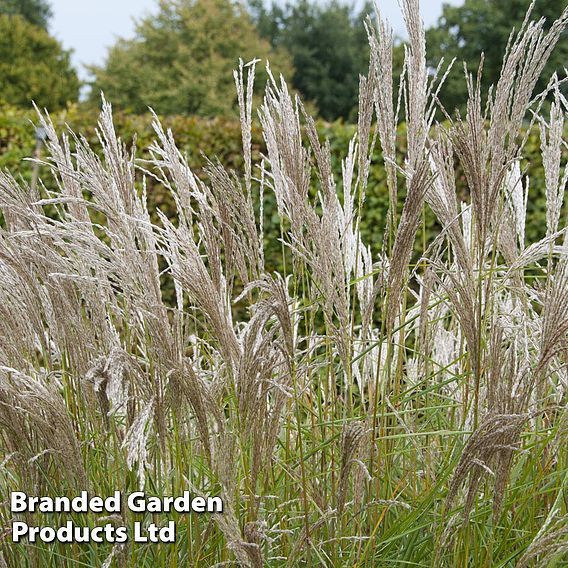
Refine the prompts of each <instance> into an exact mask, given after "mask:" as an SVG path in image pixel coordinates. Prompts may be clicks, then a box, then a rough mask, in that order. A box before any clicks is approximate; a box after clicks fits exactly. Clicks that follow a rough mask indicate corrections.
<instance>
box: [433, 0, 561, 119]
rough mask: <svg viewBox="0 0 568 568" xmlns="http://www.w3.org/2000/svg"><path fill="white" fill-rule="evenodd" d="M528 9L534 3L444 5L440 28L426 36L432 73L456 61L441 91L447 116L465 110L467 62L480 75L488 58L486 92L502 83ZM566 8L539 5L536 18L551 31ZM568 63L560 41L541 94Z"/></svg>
mask: <svg viewBox="0 0 568 568" xmlns="http://www.w3.org/2000/svg"><path fill="white" fill-rule="evenodd" d="M529 4H530V0H508V1H507V2H503V0H465V2H464V4H463V5H462V6H452V5H450V4H444V6H443V10H442V16H441V17H440V19H439V20H438V24H437V26H435V27H433V28H431V29H429V30H428V31H427V34H426V38H427V43H428V54H429V63H430V65H432V67H435V66H436V65H437V64H438V63H439V61H440V59H441V58H442V57H444V59H445V60H446V61H450V60H451V59H452V58H453V57H457V61H456V64H454V68H453V69H452V71H451V73H450V75H449V76H448V79H447V81H446V83H445V85H444V87H443V89H442V95H441V101H442V104H443V105H444V106H445V107H446V110H448V111H449V112H453V110H454V109H456V108H460V109H463V102H464V101H465V100H466V98H467V89H466V85H465V80H464V75H463V65H462V64H461V62H462V61H465V63H466V64H467V68H468V70H469V71H470V72H473V73H476V71H477V69H478V67H479V62H480V57H481V54H482V53H484V63H483V76H482V83H483V89H482V90H485V89H486V88H487V87H488V86H489V85H492V84H495V83H496V82H497V79H498V78H499V75H500V70H501V64H502V61H503V55H504V53H505V49H506V46H507V41H508V38H509V34H510V33H511V28H512V27H513V26H515V28H516V30H519V28H520V26H521V25H522V22H523V20H524V18H525V14H526V12H527V9H528V7H529ZM565 6H566V0H540V1H537V2H536V4H535V7H534V11H533V13H532V16H531V17H532V18H533V19H539V18H541V17H545V18H546V22H547V25H551V24H552V22H553V21H554V20H555V19H556V18H558V16H560V14H561V13H562V10H563V9H564V8H565ZM564 37H565V38H566V32H565V33H564ZM567 59H568V42H567V41H566V40H565V41H559V42H558V44H557V46H556V48H555V50H554V52H553V54H552V57H551V58H550V60H549V62H548V64H547V66H546V67H545V70H544V72H543V74H542V78H541V80H540V82H539V84H538V86H537V89H541V90H542V89H543V88H544V87H545V86H546V83H547V81H548V79H549V78H550V76H551V75H552V73H553V72H554V71H555V70H560V69H562V68H563V66H564V65H565V64H566V60H567Z"/></svg>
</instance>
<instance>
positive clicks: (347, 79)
mask: <svg viewBox="0 0 568 568" xmlns="http://www.w3.org/2000/svg"><path fill="white" fill-rule="evenodd" d="M250 7H251V11H252V13H253V16H254V18H255V21H256V23H257V27H258V29H259V32H260V34H261V35H262V36H263V37H266V38H267V39H269V40H270V42H271V44H272V45H273V46H276V47H284V48H285V49H286V50H287V51H288V52H289V53H290V55H291V56H292V60H293V63H294V72H293V75H292V84H293V86H294V87H295V88H296V89H298V91H300V92H301V93H302V95H303V96H304V97H306V98H307V99H309V100H311V101H313V102H314V103H315V104H316V105H317V107H318V109H319V111H320V114H321V116H322V117H323V118H325V119H327V120H333V119H336V118H339V117H343V118H349V117H351V118H352V117H353V116H354V113H355V112H356V109H357V97H358V91H359V75H360V74H362V73H366V72H367V68H368V62H369V46H368V40H367V34H366V31H365V28H364V25H363V20H364V18H365V16H366V15H367V14H370V13H372V6H371V5H370V4H365V6H364V7H363V9H362V10H361V11H360V12H356V11H355V9H354V7H353V6H350V5H348V4H343V3H341V2H339V1H338V0H330V1H329V2H328V3H327V4H318V3H316V2H313V1H310V0H298V1H297V2H295V3H287V4H286V5H285V6H284V7H281V6H280V5H279V4H276V3H273V4H272V5H271V6H270V8H266V7H265V6H264V3H263V0H251V2H250Z"/></svg>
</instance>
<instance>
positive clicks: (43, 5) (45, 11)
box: [0, 0, 53, 30]
mask: <svg viewBox="0 0 568 568" xmlns="http://www.w3.org/2000/svg"><path fill="white" fill-rule="evenodd" d="M0 14H2V15H8V16H22V17H23V18H24V19H26V20H27V21H28V22H29V23H30V24H33V25H34V26H38V27H40V28H43V29H44V30H46V29H47V26H48V24H49V20H50V19H51V16H52V15H53V14H52V11H51V6H50V4H49V2H47V1H46V0H0Z"/></svg>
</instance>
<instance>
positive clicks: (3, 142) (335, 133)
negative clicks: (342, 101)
mask: <svg viewBox="0 0 568 568" xmlns="http://www.w3.org/2000/svg"><path fill="white" fill-rule="evenodd" d="M97 116H98V115H97V112H96V111H95V110H94V109H93V110H89V109H85V108H83V107H80V106H77V105H74V106H71V107H69V108H68V109H67V110H63V111H59V112H57V113H54V114H53V115H52V118H53V119H54V122H55V123H56V124H58V125H59V128H60V131H61V132H63V131H64V130H65V128H66V125H69V126H70V127H71V128H72V129H73V130H74V131H76V132H81V133H83V134H84V135H85V137H86V138H87V140H88V141H89V142H90V143H91V144H92V145H93V147H97V136H96V132H95V129H94V125H95V124H96V119H97ZM35 119H36V115H35V112H34V111H33V110H29V111H23V110H21V109H18V108H16V107H13V106H9V105H3V106H0V168H2V169H7V170H10V171H12V172H19V173H20V174H21V175H22V176H23V177H24V178H28V180H29V179H31V172H32V164H31V163H28V164H26V163H23V162H22V161H23V160H24V159H25V158H28V157H30V156H31V155H32V154H33V149H34V146H35V138H34V127H33V123H34V121H35ZM160 119H161V120H162V121H163V124H164V126H165V127H167V128H171V129H172V131H173V133H174V135H175V137H176V140H177V143H178V145H179V147H180V148H181V149H182V150H183V151H184V152H185V153H186V155H187V157H188V161H189V164H190V166H191V167H192V168H193V169H194V171H195V172H196V173H198V175H200V176H203V178H204V179H205V177H206V176H205V173H204V171H203V169H202V168H203V166H204V165H205V159H204V157H203V156H204V155H206V156H216V157H217V158H218V159H219V161H220V162H221V163H222V164H224V165H225V166H226V167H228V168H232V169H235V170H240V168H241V167H242V155H241V154H242V151H241V144H242V143H241V131H240V125H239V122H238V120H237V118H236V116H235V117H234V118H227V117H217V118H213V119H207V118H201V117H196V116H182V115H175V116H165V117H160ZM114 120H115V126H116V129H117V132H118V133H119V135H120V136H121V138H122V139H123V140H124V141H125V142H126V143H127V144H128V145H130V144H132V143H133V140H134V134H135V133H136V134H137V138H136V145H137V147H138V149H139V155H140V156H141V157H142V159H144V158H147V157H149V153H148V147H149V146H150V144H151V143H152V141H153V140H154V132H153V129H152V116H151V115H150V114H149V113H146V114H138V115H136V114H131V113H127V112H121V111H115V113H114ZM317 127H318V131H319V134H320V138H321V139H326V138H327V139H329V141H330V144H331V148H332V155H333V158H334V162H333V168H334V173H335V181H336V183H337V184H338V185H339V186H341V162H340V158H339V156H341V155H345V153H346V150H347V148H348V145H349V140H350V139H351V137H352V136H353V133H354V132H355V126H354V125H352V124H348V123H344V122H342V121H335V122H326V121H323V120H319V121H318V122H317ZM404 128H405V125H404V124H402V125H401V126H400V127H399V136H398V137H397V143H398V146H399V147H398V150H399V152H398V153H399V154H401V153H402V152H401V151H402V150H403V147H402V146H401V145H402V144H403V142H404V137H403V136H401V134H402V133H403V131H404ZM264 151H265V146H264V140H263V139H262V135H261V131H260V126H259V125H258V124H256V125H254V127H253V152H254V154H255V155H254V156H253V159H254V158H258V157H259V155H260V153H264ZM375 152H376V154H377V156H376V157H377V158H379V159H378V160H375V162H374V165H373V166H372V169H371V172H370V182H369V189H368V196H367V199H366V205H365V207H366V209H367V211H366V212H365V215H364V219H365V220H366V225H365V226H363V227H362V230H363V234H364V236H365V238H366V240H367V242H369V243H371V245H372V246H374V247H375V249H376V250H378V249H379V248H380V246H381V243H382V234H383V230H384V227H385V221H386V218H385V216H386V211H387V202H388V192H387V186H386V178H385V172H384V168H383V167H382V165H381V160H380V148H379V147H377V148H376V150H375ZM525 155H526V156H527V157H528V158H527V159H526V160H525V161H524V162H523V163H522V167H523V168H524V169H525V171H526V173H527V174H530V175H531V178H532V186H531V188H530V191H529V203H528V215H527V219H528V220H529V221H530V222H529V223H528V224H527V234H526V237H527V240H528V241H529V242H535V241H536V240H538V239H539V238H542V237H543V236H544V232H545V229H544V227H545V226H546V215H545V196H544V192H545V188H544V174H543V169H542V158H541V155H540V136H539V133H538V129H536V128H535V129H534V130H533V131H532V132H531V133H530V136H529V138H528V142H527V148H526V152H525ZM456 167H457V168H459V165H458V164H457V162H456ZM46 170H47V168H46V167H45V166H43V167H42V171H41V177H42V178H43V180H44V182H45V183H46V184H47V185H48V186H49V183H50V177H49V175H48V171H46ZM256 173H257V174H258V172H256ZM140 175H141V177H140V180H141V179H142V174H140ZM314 184H315V182H314ZM146 187H147V192H148V201H149V205H150V208H151V210H152V211H154V210H155V209H156V208H157V207H159V208H161V209H162V210H163V211H164V212H165V213H166V214H167V215H168V216H170V217H173V216H174V210H175V208H174V204H173V203H172V202H171V201H170V199H169V196H168V193H167V192H166V191H164V188H163V187H162V186H161V185H160V184H159V183H158V182H157V181H156V180H155V179H153V178H152V177H149V176H147V177H146ZM463 188H465V180H464V183H463ZM316 190H317V188H316V187H315V185H314V188H313V191H316ZM463 191H464V192H465V189H463ZM463 199H464V201H468V196H467V195H466V194H465V193H464V195H463ZM564 207H565V208H566V203H565V205H564ZM264 221H265V238H266V240H267V246H268V248H269V250H270V251H273V252H274V255H273V256H272V259H271V256H270V255H269V257H268V258H267V261H268V263H269V265H270V264H271V265H272V268H273V269H277V268H281V267H280V266H279V265H277V264H276V262H277V261H276V260H273V259H278V258H280V255H281V247H280V243H279V241H278V239H279V236H280V228H279V224H278V220H277V215H276V204H275V202H274V197H273V194H272V192H266V193H265V203H264ZM437 232H438V228H437V227H436V226H435V220H434V216H433V215H430V214H429V212H428V213H427V214H426V216H425V218H424V219H423V228H422V230H421V234H422V235H423V239H425V240H426V241H429V240H430V239H431V238H432V237H433V235H434V234H437ZM422 244H423V243H419V242H417V247H420V249H421V246H422ZM421 250H422V249H421ZM271 260H273V261H272V262H271Z"/></svg>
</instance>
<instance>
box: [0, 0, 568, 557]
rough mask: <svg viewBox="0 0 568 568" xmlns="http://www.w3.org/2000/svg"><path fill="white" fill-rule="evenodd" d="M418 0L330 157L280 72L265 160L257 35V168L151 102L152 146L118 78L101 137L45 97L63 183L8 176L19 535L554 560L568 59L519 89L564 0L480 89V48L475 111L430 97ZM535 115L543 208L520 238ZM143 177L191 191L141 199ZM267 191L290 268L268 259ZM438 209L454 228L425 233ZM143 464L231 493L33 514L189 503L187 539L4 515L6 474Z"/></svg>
mask: <svg viewBox="0 0 568 568" xmlns="http://www.w3.org/2000/svg"><path fill="white" fill-rule="evenodd" d="M402 7H403V10H404V16H405V20H406V25H407V29H408V36H409V44H408V46H407V48H406V55H405V65H404V71H403V74H402V76H401V77H400V78H397V77H393V71H392V49H393V36H392V31H391V29H390V28H389V26H388V24H387V23H386V22H385V21H384V20H383V18H382V16H381V14H380V13H378V14H377V17H376V20H375V23H373V22H372V21H371V20H369V22H368V33H369V41H370V45H371V57H370V67H369V74H368V75H367V76H366V77H362V78H361V80H360V104H359V118H358V124H357V133H356V135H355V136H354V138H353V140H352V141H351V144H350V146H349V150H348V152H347V154H346V155H345V156H344V158H343V168H342V177H341V179H336V178H335V177H334V175H333V173H332V167H331V159H332V158H331V154H330V147H329V145H328V143H327V142H324V141H322V140H320V139H319V138H318V135H317V132H316V128H315V124H314V121H313V119H312V118H311V117H310V116H309V115H308V114H307V113H306V111H305V109H304V107H303V105H302V103H301V102H300V101H299V100H297V98H295V97H293V96H292V95H291V94H290V92H289V91H288V88H287V86H286V83H285V82H284V80H282V79H281V80H278V79H276V78H272V79H271V81H270V83H269V84H268V86H267V88H266V92H265V96H264V102H263V104H262V105H261V107H260V108H259V109H257V110H258V116H259V119H260V122H261V125H262V129H263V132H264V138H265V142H266V148H267V152H266V155H265V156H262V158H261V159H260V160H259V162H258V163H256V162H253V159H252V151H251V134H250V132H251V124H252V121H253V116H254V113H255V110H254V109H253V102H252V101H253V98H252V92H253V80H254V70H255V62H251V63H249V64H247V65H242V64H241V66H240V68H239V69H238V71H237V72H236V73H235V82H236V88H237V93H238V101H239V106H240V117H241V123H242V142H243V158H244V168H243V172H242V173H241V174H237V173H235V172H231V171H227V170H226V169H225V168H224V167H223V165H222V164H220V163H218V162H216V161H214V160H207V159H206V158H204V161H205V164H204V170H205V172H206V176H207V179H206V181H204V178H203V177H202V176H200V177H198V176H197V175H196V174H195V173H194V172H193V171H192V170H191V169H190V168H189V166H188V164H187V161H186V159H185V157H184V155H183V154H182V153H180V151H179V150H178V148H177V147H176V143H175V140H174V138H173V136H172V134H171V133H170V132H166V131H164V130H163V128H162V127H161V125H160V122H159V120H158V119H157V118H156V120H155V124H154V128H155V133H156V140H155V142H154V144H153V146H152V148H151V150H152V155H153V159H152V160H150V161H149V162H140V161H138V160H137V158H136V149H135V147H133V148H127V147H126V146H125V145H124V144H123V143H122V142H121V141H120V139H119V138H117V135H116V133H115V131H114V128H113V122H112V115H111V107H110V105H109V104H108V103H106V102H104V104H103V109H102V113H101V117H100V121H99V127H98V128H99V130H98V132H99V140H100V150H97V151H95V150H94V149H92V148H90V147H89V145H88V144H87V143H86V141H85V140H84V139H83V138H81V137H80V136H78V135H75V134H74V133H72V132H66V133H61V134H60V133H57V132H56V131H55V129H54V127H53V125H52V123H51V122H50V120H49V117H48V116H47V115H46V114H40V118H39V120H40V122H41V124H42V125H43V127H44V128H45V129H46V131H47V133H48V142H47V145H48V150H49V158H47V159H46V161H45V163H44V168H49V169H50V170H51V174H52V175H53V176H54V178H55V179H56V180H57V185H58V189H57V191H55V192H51V191H47V190H46V189H45V187H43V186H41V185H40V188H39V190H38V191H37V192H36V193H33V192H32V190H31V189H30V188H29V187H27V186H26V185H24V184H22V183H21V182H19V181H18V180H17V179H15V178H14V177H12V176H11V175H10V174H7V173H3V174H1V175H0V209H1V211H2V217H3V220H2V227H1V229H0V425H1V442H2V455H1V460H0V462H1V463H0V487H1V490H2V500H3V503H2V508H1V509H0V511H1V512H0V515H1V519H2V533H1V534H2V536H1V541H0V546H1V550H2V562H3V564H5V565H7V566H10V567H12V566H13V567H16V566H18V567H20V566H22V567H24V566H30V567H32V566H69V567H75V566H101V565H103V566H105V567H109V566H111V565H112V566H120V567H122V566H124V567H126V566H128V567H130V566H131V567H134V566H136V567H148V568H150V567H158V566H163V567H166V566H168V567H174V566H228V565H233V564H237V565H242V566H252V567H261V566H327V567H333V566H357V567H363V566H368V567H375V566H436V567H437V566H448V567H458V566H463V567H465V566H475V567H477V566H479V567H482V566H483V567H501V566H502V567H505V566H538V567H544V566H561V565H566V562H567V561H568V556H567V554H568V538H567V537H568V521H567V519H568V510H567V508H568V452H567V449H566V446H567V442H568V412H567V408H566V404H567V395H568V392H567V387H568V368H567V363H568V342H567V340H568V239H567V237H566V218H565V215H564V214H563V213H562V211H563V199H564V193H565V188H566V183H567V178H568V168H567V167H566V142H565V140H564V139H563V133H564V118H565V114H566V111H567V110H568V103H567V101H566V99H565V98H564V96H563V94H562V88H561V87H562V78H559V77H556V76H554V77H552V78H551V80H550V83H549V85H548V88H547V90H546V92H545V93H542V94H539V95H535V93H534V92H533V91H534V87H535V84H536V82H537V79H538V78H539V75H540V73H541V70H542V69H543V67H544V65H545V63H546V60H547V57H548V56H549V54H550V52H551V51H552V49H553V48H554V45H555V43H556V42H557V41H558V40H559V38H560V37H561V35H562V34H563V33H564V29H565V27H566V25H567V23H568V11H565V12H564V13H563V14H562V15H561V16H560V18H559V19H558V20H557V21H556V22H554V23H553V24H552V25H551V26H550V27H549V28H547V29H548V31H545V26H544V22H543V21H539V22H534V21H531V19H530V13H529V15H528V16H527V19H526V21H525V23H524V24H523V26H522V28H521V29H520V30H518V31H517V32H514V33H512V35H511V40H510V42H509V45H508V48H507V52H506V54H505V55H504V60H503V67H502V74H501V78H500V80H499V81H498V83H497V84H496V85H494V86H493V88H492V89H491V91H490V92H488V93H485V92H480V88H479V75H480V74H481V73H482V65H481V66H480V69H479V71H478V72H477V74H476V73H474V74H471V73H470V72H469V71H467V70H466V72H465V80H466V81H467V85H468V89H469V100H468V103H467V114H466V115H465V116H452V115H450V114H447V115H445V119H444V120H443V121H442V122H441V123H440V124H439V123H438V122H437V118H438V117H440V116H444V115H443V112H444V111H443V109H440V107H439V104H438V102H437V93H438V92H439V89H440V88H443V79H444V73H445V72H446V69H447V67H444V66H441V67H440V69H437V70H436V71H435V72H434V71H433V70H431V69H429V68H427V66H426V58H425V41H424V29H423V26H422V22H421V19H420V16H419V11H418V3H417V1H416V0H405V1H404V2H403V3H402ZM395 86H396V87H395ZM400 121H405V122H406V130H405V134H404V135H405V136H406V144H405V147H406V152H405V154H404V155H399V154H398V153H397V152H396V151H395V148H397V147H400V145H397V144H395V136H396V135H397V134H396V133H397V124H398V123H399V122H400ZM530 128H539V129H540V138H541V151H542V159H543V167H544V182H545V185H546V208H547V209H546V227H542V239H541V240H540V241H538V242H533V243H528V242H526V239H525V223H526V219H527V215H530V207H528V205H529V203H530V200H531V186H530V180H529V179H527V177H526V175H525V171H524V170H525V168H526V163H525V162H524V161H523V150H524V146H525V143H526V140H527V132H528V130H529V129H530ZM377 150H380V154H379V152H378V151H377ZM378 154H379V155H380V157H379V158H378V157H377V155H378ZM371 168H381V169H382V171H383V172H384V175H385V177H386V179H387V181H388V188H389V197H390V207H389V211H388V215H387V219H388V221H387V225H386V226H385V227H376V228H375V231H376V232H377V233H380V234H381V235H382V238H381V239H380V242H381V243H382V245H381V247H380V248H377V247H372V246H370V245H369V244H368V243H365V242H364V241H363V239H362V237H361V235H360V232H359V227H360V224H361V221H362V219H364V217H365V214H366V205H365V196H366V194H368V193H371V192H372V191H373V187H370V186H368V183H367V180H368V177H369V171H370V169H371ZM147 176H154V177H155V178H157V179H158V180H159V181H160V182H161V183H162V184H163V185H164V186H165V187H166V188H167V190H168V191H169V192H171V195H172V198H173V200H174V201H175V204H176V206H177V215H176V217H175V218H167V217H166V216H165V215H163V214H161V213H160V212H159V211H158V213H157V215H156V216H151V215H150V214H149V210H148V207H147V196H146V192H145V188H144V181H143V180H144V177H147ZM314 188H315V189H314ZM269 192H271V193H273V194H274V196H275V199H276V202H277V210H278V215H279V222H280V226H281V245H282V259H281V260H282V265H283V266H284V270H283V273H282V274H274V273H268V272H267V270H266V269H265V258H264V245H265V243H264V237H263V226H264V223H265V220H264V212H263V202H264V199H265V197H266V196H267V194H268V193H269ZM428 209H430V210H431V211H432V212H433V213H434V214H435V216H436V217H437V220H438V222H439V227H440V230H439V233H438V235H437V237H436V238H435V239H434V240H433V241H431V242H424V243H423V244H424V246H423V247H422V248H423V250H422V251H421V253H418V254H417V253H416V250H417V243H420V242H421V241H423V230H422V223H423V215H424V213H425V211H427V210H428ZM167 288H170V289H171V288H173V289H174V290H175V295H174V296H175V297H174V300H173V301H166V300H165V297H166V296H165V294H164V290H166V289H167ZM141 488H143V490H144V491H145V492H146V493H147V494H148V495H178V494H181V493H182V492H183V491H184V490H187V489H189V490H190V491H191V492H192V493H193V494H195V495H220V496H221V497H222V498H223V501H224V512H223V513H222V514H215V515H197V514H191V515H186V514H177V513H172V514H168V515H151V514H147V515H143V514H133V513H131V512H129V511H128V510H127V509H125V508H124V509H123V510H122V513H121V515H114V516H112V517H106V518H100V516H97V515H95V514H90V515H79V514H71V515H70V516H67V517H66V516H63V515H61V516H58V515H51V516H48V515H42V514H27V515H23V518H24V519H25V520H26V521H28V522H29V523H30V524H33V525H41V524H47V525H51V526H57V525H59V524H62V523H64V522H66V520H68V519H69V518H70V519H71V520H72V521H73V522H75V523H76V524H77V525H79V526H85V525H89V526H95V525H96V524H101V523H107V522H112V523H115V524H116V525H117V526H118V525H125V526H127V527H131V526H132V525H133V523H134V522H135V521H141V522H143V523H148V522H151V521H153V522H158V523H165V522H166V520H169V519H173V520H175V522H176V526H177V539H176V542H175V544H167V545H155V544H134V543H132V542H130V543H127V544H124V545H122V544H121V545H114V546H113V545H112V544H110V543H108V544H95V543H88V544H57V543H51V544H40V543H29V544H17V545H15V544H12V543H11V534H10V528H11V523H12V521H13V520H15V517H16V515H13V514H11V513H10V510H9V508H8V507H7V499H8V494H9V492H10V491H13V490H24V491H26V492H28V493H29V494H32V495H52V496H55V495H75V494H77V493H78V491H80V490H82V489H87V490H88V491H89V492H90V493H91V494H98V495H103V496H105V495H110V494H112V492H113V491H115V490H120V491H121V492H123V494H125V495H126V494H127V493H130V492H132V491H135V490H139V489H141Z"/></svg>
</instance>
